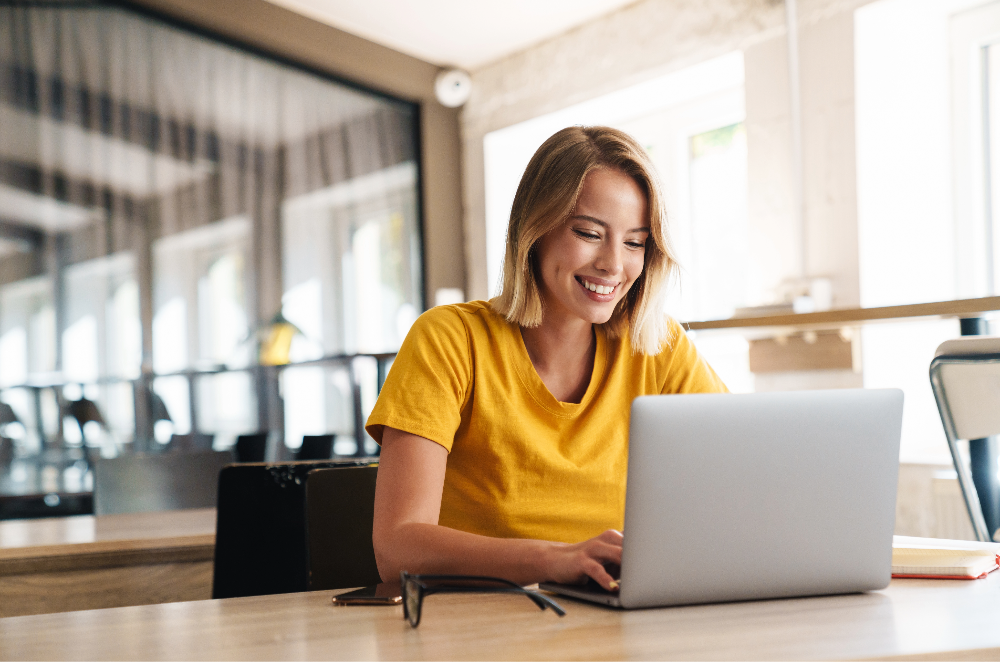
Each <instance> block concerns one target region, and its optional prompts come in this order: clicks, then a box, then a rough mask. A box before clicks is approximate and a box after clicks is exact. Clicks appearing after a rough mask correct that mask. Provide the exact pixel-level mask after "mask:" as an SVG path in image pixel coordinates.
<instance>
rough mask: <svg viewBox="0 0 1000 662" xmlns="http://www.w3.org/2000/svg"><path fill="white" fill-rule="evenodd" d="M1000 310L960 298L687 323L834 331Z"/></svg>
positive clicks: (997, 303) (999, 302)
mask: <svg viewBox="0 0 1000 662" xmlns="http://www.w3.org/2000/svg"><path fill="white" fill-rule="evenodd" d="M998 310H1000V297H982V298H978V299H956V300H954V301H936V302H933V303H914V304H905V305H902V306H881V307H878V308H841V309H839V310H827V311H823V312H819V313H800V314H792V315H769V316H766V317H737V318H730V319H725V320H709V321H704V322H685V323H683V326H684V328H685V329H687V330H689V331H702V330H709V329H746V328H762V327H795V328H809V327H814V328H816V327H819V328H830V327H838V326H853V325H856V324H858V323H864V322H876V321H884V320H897V319H907V318H919V317H978V316H979V315H980V314H982V313H989V312H994V311H998Z"/></svg>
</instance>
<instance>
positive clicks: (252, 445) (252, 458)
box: [234, 432, 267, 462]
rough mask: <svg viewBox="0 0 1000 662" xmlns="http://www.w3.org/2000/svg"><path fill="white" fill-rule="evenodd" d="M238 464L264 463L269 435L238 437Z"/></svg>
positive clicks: (258, 434)
mask: <svg viewBox="0 0 1000 662" xmlns="http://www.w3.org/2000/svg"><path fill="white" fill-rule="evenodd" d="M234 449H235V451H236V461H237V462H263V461H264V455H265V453H266V452H267V433H266V432H259V433H257V434H241V435H240V436H238V437H236V445H235V446H234Z"/></svg>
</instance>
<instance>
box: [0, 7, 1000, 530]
mask: <svg viewBox="0 0 1000 662" xmlns="http://www.w3.org/2000/svg"><path fill="white" fill-rule="evenodd" d="M997 44H1000V2H982V1H981V0H876V1H874V2H866V1H865V0H789V1H788V2H778V1H775V0H710V1H708V2H700V3H688V2H676V1H671V0H577V1H575V2H569V1H568V0H541V1H539V0H535V1H533V2H527V1H526V0H512V1H510V2H505V3H493V4H490V3H479V2H471V3H470V2H462V1H460V0H426V1H424V2H420V3H404V2H399V1H398V0H366V2H363V3H362V2H350V1H348V0H274V1H273V2H266V1H264V0H245V1H241V2H233V1H227V0H209V1H205V2H196V1H195V0H133V1H131V2H99V1H96V0H95V1H74V0H64V1H56V2H53V1H46V2H17V3H13V4H11V3H5V4H3V5H0V436H2V439H3V441H2V444H3V445H2V446H0V493H4V494H9V495H22V496H24V495H37V496H38V498H40V499H44V498H48V500H49V502H50V503H57V502H59V501H60V499H63V500H65V495H72V494H86V493H88V492H89V491H91V490H92V489H93V472H92V468H93V465H94V463H95V462H97V461H98V460H99V459H100V458H111V457H115V456H118V455H123V454H131V453H153V454H156V453H170V452H184V451H185V450H191V449H201V450H208V449H211V450H214V451H216V452H234V449H236V445H237V441H238V439H240V438H241V436H242V437H254V438H255V439H257V440H260V439H261V438H262V439H263V442H260V443H262V444H263V445H262V446H259V448H260V449H262V450H260V451H259V453H258V452H256V451H255V454H254V455H253V458H256V459H266V460H280V459H289V458H294V457H300V456H301V453H303V452H304V446H303V439H304V438H306V437H322V438H324V439H326V440H327V441H328V442H329V450H328V451H326V450H323V451H321V454H323V455H326V456H327V457H341V456H343V457H346V456H368V455H372V454H375V453H377V446H376V445H375V444H374V443H373V442H372V440H371V439H370V438H368V437H367V435H366V434H365V433H364V431H363V430H362V425H361V424H362V423H363V421H364V419H365V418H366V417H367V414H368V412H369V411H370V409H371V407H372V406H373V404H374V401H375V398H376V397H377V394H378V389H379V387H380V385H381V382H382V380H383V379H384V376H385V374H386V372H387V371H388V369H389V368H390V366H391V363H392V356H393V353H394V352H395V350H397V349H398V347H399V344H400V342H401V341H402V339H403V337H405V334H406V332H407V330H408V329H409V327H410V325H411V324H412V323H413V321H414V320H415V319H416V317H417V316H418V315H419V314H420V313H421V312H422V311H423V310H426V309H427V308H428V307H430V306H432V305H436V304H441V303H452V302H457V301H465V300H473V299H483V298H489V297H490V296H492V295H494V294H495V293H496V292H497V286H498V280H499V274H500V270H501V261H502V257H503V246H504V240H505V232H506V225H507V219H508V214H509V210H510V205H511V201H512V199H513V195H514V191H515V189H516V187H517V183H518V181H519V179H520V175H521V173H522V172H523V169H524V167H525V165H526V164H527V162H528V159H529V158H530V157H531V155H532V153H533V152H534V150H535V149H536V148H537V147H538V145H539V144H540V143H541V142H542V141H543V140H544V139H545V138H547V137H548V136H549V135H551V134H552V133H553V132H555V131H557V130H559V129H560V128H563V127H565V126H568V125H572V124H607V125H611V126H615V127H618V128H621V129H623V130H625V131H628V132H630V133H631V134H633V135H634V136H636V137H637V138H638V140H639V141H640V142H641V143H642V144H643V145H644V146H645V147H646V149H647V150H648V152H649V154H650V155H651V157H652V159H653V161H654V162H655V163H656V166H657V168H658V170H659V173H660V176H661V178H662V180H663V183H664V186H665V189H666V191H667V193H668V199H667V202H668V207H669V213H670V228H669V231H670V233H671V236H672V239H673V241H674V243H675V245H676V247H677V249H678V253H679V256H680V259H681V263H682V274H681V278H680V279H679V281H678V282H676V283H675V284H674V286H673V288H672V289H671V290H670V292H669V293H668V296H669V301H668V310H669V311H670V312H671V314H672V315H673V316H674V317H676V318H677V319H678V320H680V321H682V322H685V323H689V325H690V329H691V334H692V336H693V338H694V339H695V342H696V343H697V344H698V346H699V348H700V350H701V351H702V352H704V353H705V355H706V356H707V357H708V359H709V361H710V362H711V363H712V365H713V366H715V367H716V369H717V370H718V372H719V373H720V374H721V375H722V377H723V378H724V379H725V381H726V383H727V384H728V385H729V386H730V388H731V389H732V390H734V391H738V392H739V391H742V392H748V391H763V390H789V389H801V388H843V387H861V386H865V387H882V386H891V387H898V388H902V389H903V390H904V391H905V392H906V410H905V415H904V431H903V442H902V451H901V458H900V459H901V462H902V465H901V466H902V467H903V472H902V474H901V476H902V479H901V487H900V494H901V499H900V521H901V522H902V527H903V528H902V529H901V532H907V533H911V534H913V535H948V536H951V537H963V536H967V535H968V530H967V528H963V527H967V526H968V524H967V522H966V521H965V519H964V518H965V515H964V514H963V513H964V510H963V509H964V506H962V502H961V496H960V494H959V492H958V488H957V485H956V482H955V480H954V471H953V469H952V461H951V456H950V455H949V451H948V448H947V445H946V443H945V437H944V433H943V431H942V427H941V422H940V418H939V416H938V411H937V408H936V406H935V403H934V399H933V396H932V393H931V387H930V382H929V380H928V376H927V369H928V365H929V363H930V360H931V359H932V358H933V355H934V350H935V348H936V347H937V346H938V345H939V344H940V343H941V342H943V341H944V340H947V339H949V338H954V337H957V336H959V335H961V334H963V333H966V334H968V333H986V332H989V331H990V330H991V327H990V325H991V314H992V311H993V310H995V309H997V308H1000V300H998V299H997V298H996V296H995V295H996V294H997V288H998V283H1000V269H998V268H997V264H996V259H995V256H996V255H997V254H998V252H1000V238H998V235H1000V231H998V229H997V227H996V225H997V223H996V221H995V220H994V217H995V216H996V214H995V213H994V212H995V210H996V208H997V207H996V206H997V205H998V204H1000V202H998V201H1000V174H997V173H998V172H1000V165H998V166H994V164H993V160H994V159H993V157H994V156H995V155H998V156H1000V152H998V151H997V150H998V146H1000V137H998V136H1000V96H998V95H1000V55H998V54H1000V47H998V46H997ZM994 119H997V120H998V122H997V123H994V122H993V120H994ZM998 163H1000V161H998ZM970 301H972V303H970ZM963 302H964V303H963ZM911 305H912V306H913V307H910V306H911ZM873 309H875V310H878V311H882V312H878V313H871V312H870V311H871V310H873ZM866 311H869V312H866ZM824 315H825V316H824ZM799 316H801V317H799ZM810 316H811V317H810ZM873 317H878V318H880V319H879V321H877V322H873V321H872V319H871V318H873ZM960 318H964V319H960ZM762 319H763V320H764V321H761V320H762ZM255 448H257V446H255ZM324 448H326V447H325V446H324ZM238 455H239V453H237V459H240V458H239V457H238ZM243 459H247V458H243ZM60 495H62V496H60ZM80 507H81V508H84V509H85V508H86V506H85V505H84V506H80Z"/></svg>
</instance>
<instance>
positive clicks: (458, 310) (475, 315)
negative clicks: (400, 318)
mask: <svg viewBox="0 0 1000 662" xmlns="http://www.w3.org/2000/svg"><path fill="white" fill-rule="evenodd" d="M418 324H419V326H420V327H422V328H421V330H422V331H428V330H435V329H441V330H444V329H453V330H460V329H463V328H464V329H465V330H471V329H473V328H476V327H484V326H497V325H507V324H509V323H508V322H507V320H505V319H504V318H503V317H502V316H500V315H498V314H497V313H496V312H495V311H494V310H493V307H492V306H491V305H490V302H489V301H469V302H466V303H450V304H446V305H441V306H434V307H433V308H430V309H428V310H427V311H426V312H424V313H423V314H422V315H420V317H418V318H417V322H416V323H415V324H414V326H417V325H418Z"/></svg>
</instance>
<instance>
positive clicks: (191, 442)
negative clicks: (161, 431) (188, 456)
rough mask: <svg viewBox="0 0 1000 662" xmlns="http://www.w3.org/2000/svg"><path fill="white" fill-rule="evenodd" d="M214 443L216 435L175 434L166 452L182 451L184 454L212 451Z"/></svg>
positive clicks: (196, 433) (171, 437)
mask: <svg viewBox="0 0 1000 662" xmlns="http://www.w3.org/2000/svg"><path fill="white" fill-rule="evenodd" d="M214 443H215V435H214V434H203V433H201V432H192V433H190V434H174V435H171V436H170V443H169V444H167V447H166V449H165V450H167V451H180V452H183V453H187V452H191V451H211V450H212V445H213V444H214Z"/></svg>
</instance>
